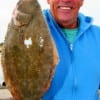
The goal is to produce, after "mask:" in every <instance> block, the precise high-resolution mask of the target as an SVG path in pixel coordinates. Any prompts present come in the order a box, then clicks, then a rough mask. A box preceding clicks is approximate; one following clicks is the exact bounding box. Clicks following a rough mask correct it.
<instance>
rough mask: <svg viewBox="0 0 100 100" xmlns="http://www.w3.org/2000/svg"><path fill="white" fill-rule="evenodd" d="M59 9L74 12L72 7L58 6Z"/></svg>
mask: <svg viewBox="0 0 100 100" xmlns="http://www.w3.org/2000/svg"><path fill="white" fill-rule="evenodd" d="M58 8H60V9H62V10H72V9H73V7H72V6H58Z"/></svg>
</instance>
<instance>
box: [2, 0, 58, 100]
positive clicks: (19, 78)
mask: <svg viewBox="0 0 100 100" xmlns="http://www.w3.org/2000/svg"><path fill="white" fill-rule="evenodd" d="M58 60H59V57H58V53H57V50H56V46H55V44H54V41H53V38H52V36H51V35H50V32H49V29H48V27H47V24H46V22H45V20H44V17H43V15H42V11H41V7H40V5H39V3H38V1H37V0H19V2H18V3H17V4H16V7H15V9H14V11H13V15H12V18H11V21H10V23H9V25H8V30H7V34H6V36H5V41H4V45H3V49H2V59H1V62H2V67H3V73H4V78H5V82H6V85H7V88H8V89H9V90H10V92H11V94H12V96H13V99H14V100H41V97H42V96H43V94H44V93H45V92H46V91H47V90H48V89H49V86H50V82H51V80H52V77H53V75H54V71H55V68H56V65H57V63H58Z"/></svg>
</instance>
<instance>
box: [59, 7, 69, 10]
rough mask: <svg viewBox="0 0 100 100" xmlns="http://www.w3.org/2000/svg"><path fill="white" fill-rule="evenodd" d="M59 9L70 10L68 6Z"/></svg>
mask: <svg viewBox="0 0 100 100" xmlns="http://www.w3.org/2000/svg"><path fill="white" fill-rule="evenodd" d="M60 8H61V9H66V10H70V9H71V8H70V7H60Z"/></svg>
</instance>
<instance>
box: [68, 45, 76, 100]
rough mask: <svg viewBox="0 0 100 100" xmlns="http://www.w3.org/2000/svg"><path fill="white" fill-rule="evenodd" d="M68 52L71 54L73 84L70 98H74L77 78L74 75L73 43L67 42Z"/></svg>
mask: <svg viewBox="0 0 100 100" xmlns="http://www.w3.org/2000/svg"><path fill="white" fill-rule="evenodd" d="M69 49H70V54H71V67H72V78H73V86H72V100H75V91H76V88H77V78H76V76H75V70H74V68H73V60H74V59H73V44H69Z"/></svg>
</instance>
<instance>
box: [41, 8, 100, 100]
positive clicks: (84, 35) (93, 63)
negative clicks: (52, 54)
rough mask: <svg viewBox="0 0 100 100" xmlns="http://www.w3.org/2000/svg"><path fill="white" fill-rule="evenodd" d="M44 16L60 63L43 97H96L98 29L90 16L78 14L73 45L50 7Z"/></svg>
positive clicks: (64, 99) (54, 99) (51, 99)
mask: <svg viewBox="0 0 100 100" xmlns="http://www.w3.org/2000/svg"><path fill="white" fill-rule="evenodd" d="M43 14H44V17H45V19H46V22H47V25H48V27H49V30H50V32H51V35H52V37H53V39H54V42H55V44H56V47H57V50H58V54H59V63H58V65H57V66H56V70H55V74H54V78H53V79H52V82H51V86H50V88H49V90H48V91H47V92H46V93H45V94H44V96H43V97H42V99H43V100H99V99H100V98H99V94H98V90H99V86H100V28H99V27H97V26H95V25H92V19H91V18H90V17H87V16H84V15H83V14H80V13H79V15H78V19H79V21H80V26H79V31H78V35H77V36H76V39H75V41H74V42H73V44H69V43H68V41H67V40H66V38H65V36H64V33H63V31H62V29H61V28H60V27H59V26H58V24H57V23H56V22H55V20H54V19H53V17H52V15H51V13H50V11H49V10H44V12H43Z"/></svg>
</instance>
